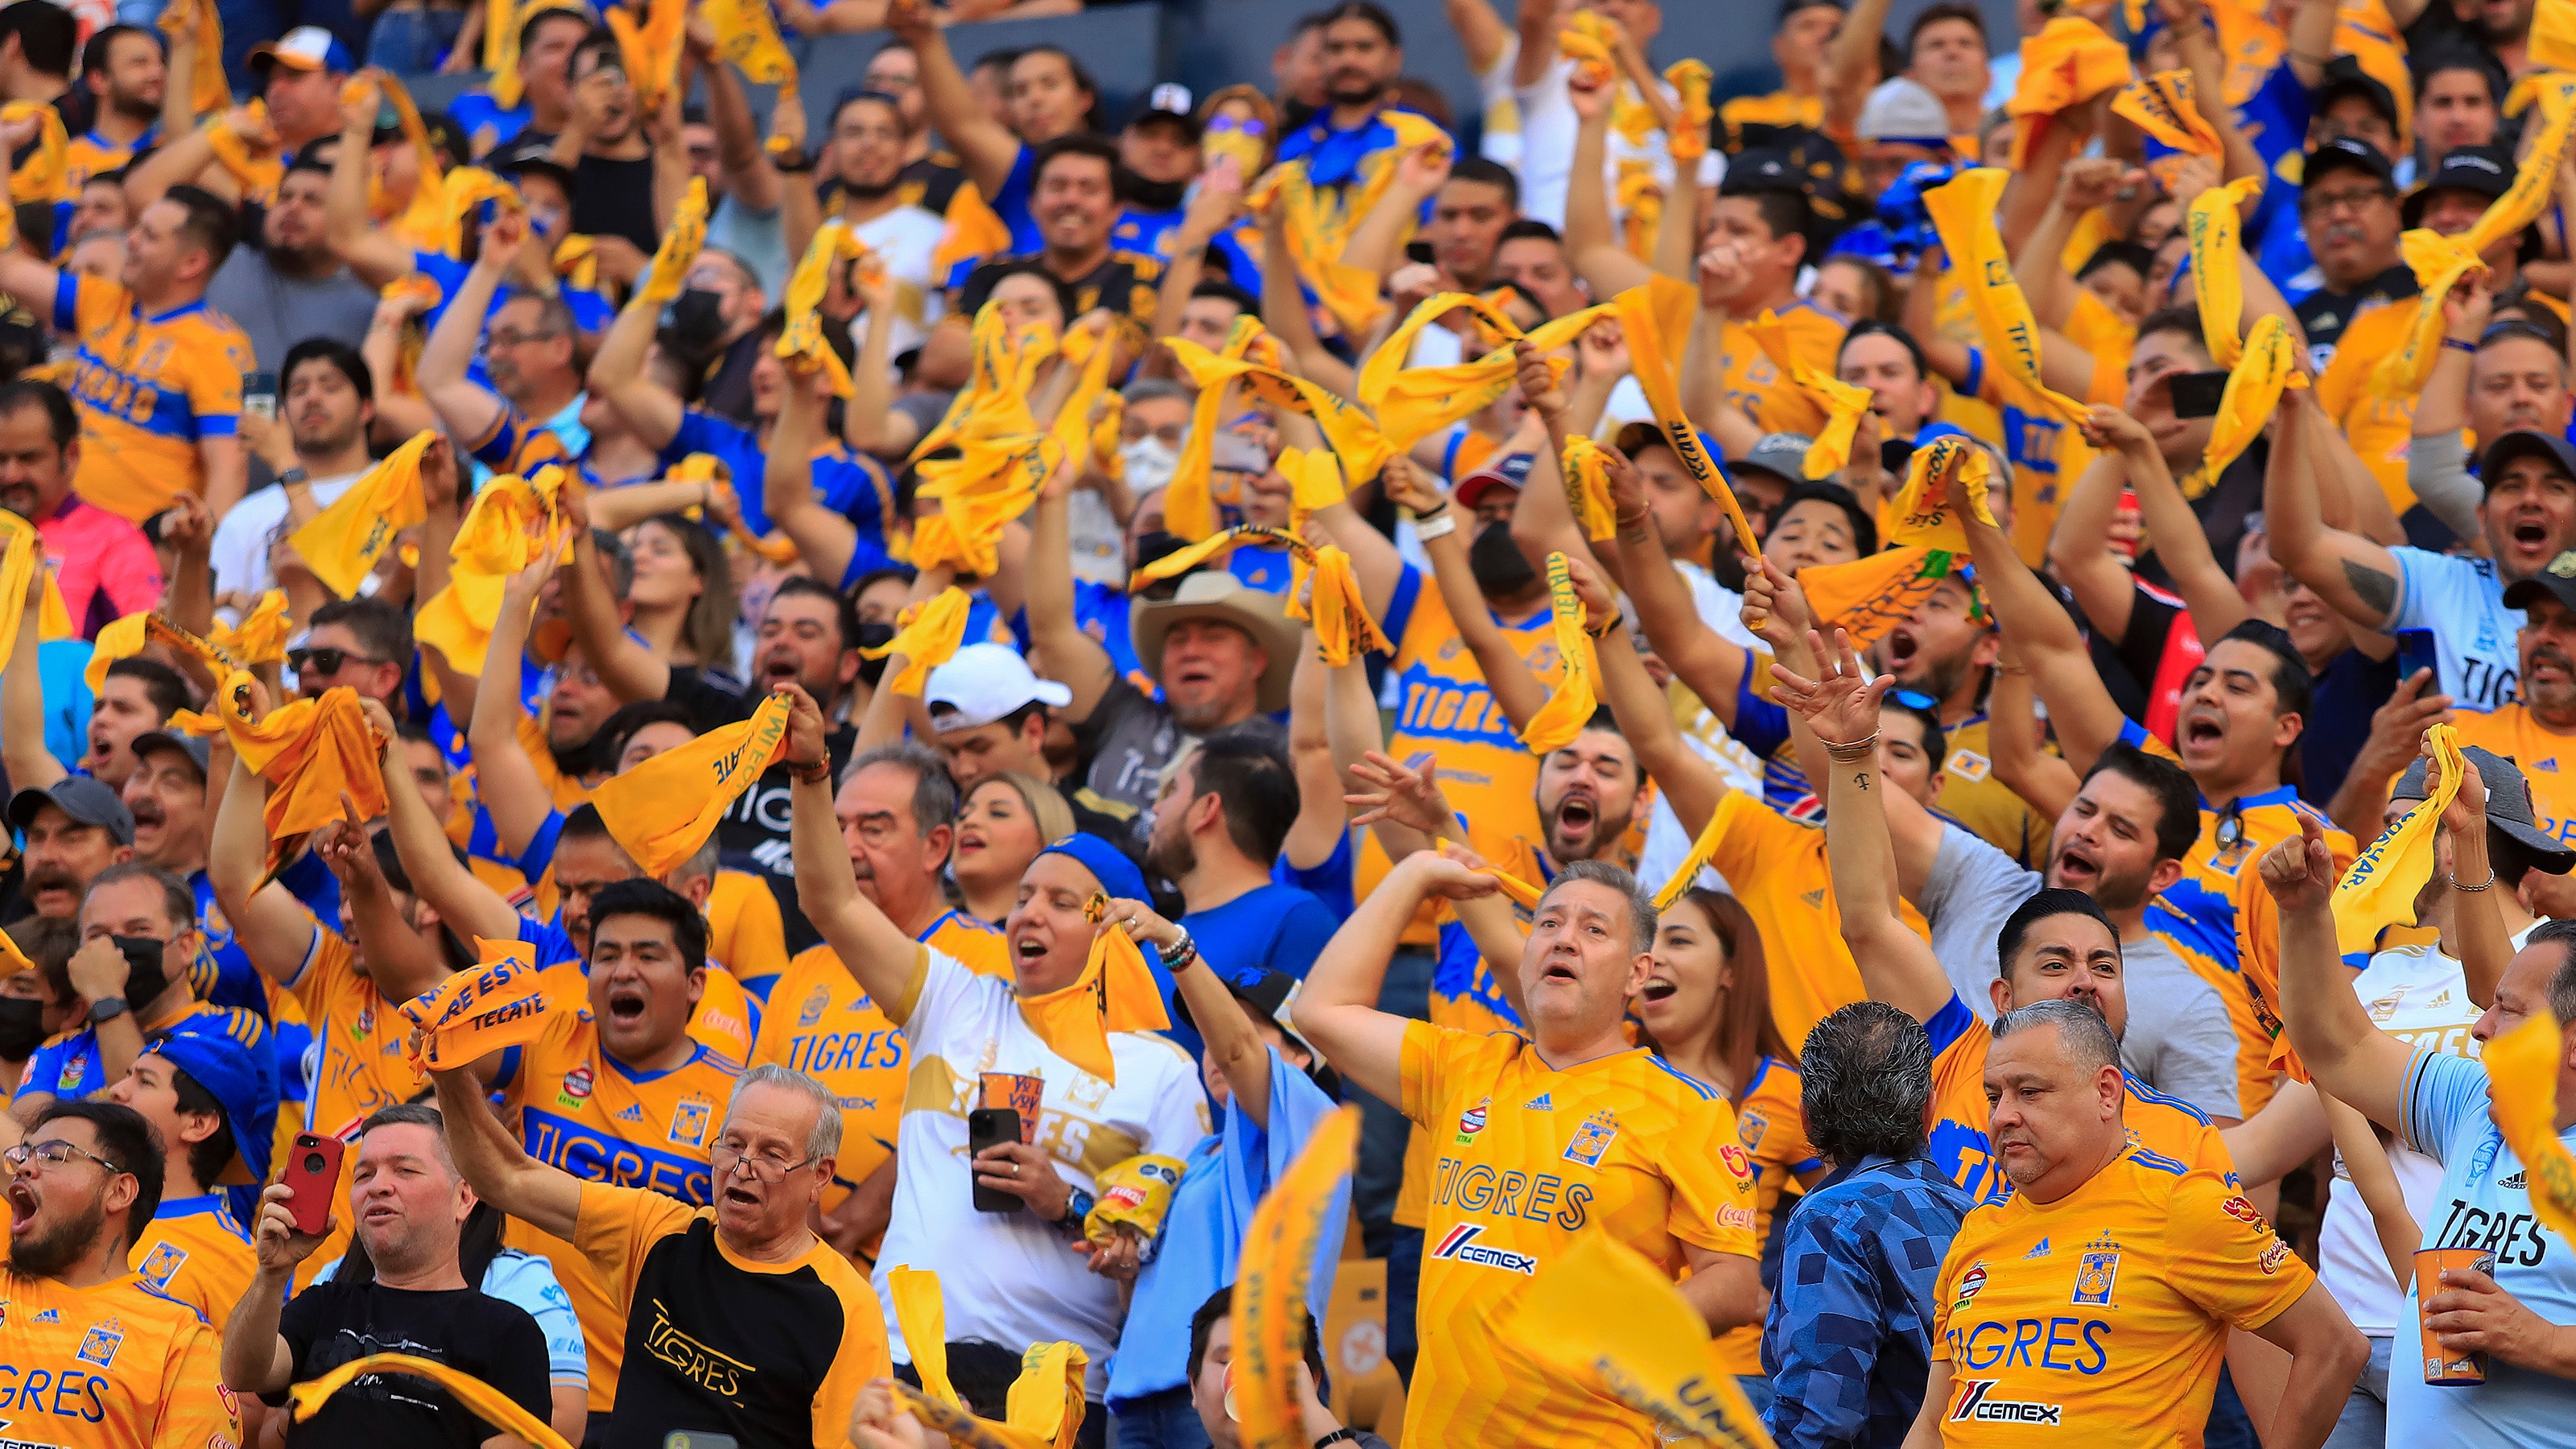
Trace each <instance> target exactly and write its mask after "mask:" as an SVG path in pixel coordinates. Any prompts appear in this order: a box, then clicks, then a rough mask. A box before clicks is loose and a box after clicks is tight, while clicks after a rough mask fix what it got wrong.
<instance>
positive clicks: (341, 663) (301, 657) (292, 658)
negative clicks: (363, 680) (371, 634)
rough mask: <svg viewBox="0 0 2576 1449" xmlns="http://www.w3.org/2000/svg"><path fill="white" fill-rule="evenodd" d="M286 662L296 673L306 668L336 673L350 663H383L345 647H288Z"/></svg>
mask: <svg viewBox="0 0 2576 1449" xmlns="http://www.w3.org/2000/svg"><path fill="white" fill-rule="evenodd" d="M286 662H287V665H288V666H289V667H290V668H292V669H293V670H294V671H295V672H296V673H298V674H302V673H304V672H306V671H307V670H310V671H312V672H313V673H315V674H337V673H339V672H340V671H341V670H342V669H343V668H346V667H347V666H349V665H352V664H382V663H384V661H383V660H381V659H369V658H367V657H366V656H364V655H362V654H352V653H350V652H349V651H348V650H346V649H289V650H287V651H286Z"/></svg>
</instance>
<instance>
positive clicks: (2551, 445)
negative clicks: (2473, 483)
mask: <svg viewBox="0 0 2576 1449" xmlns="http://www.w3.org/2000/svg"><path fill="white" fill-rule="evenodd" d="M2516 458H2539V459H2541V460H2542V461H2544V462H2546V463H2548V464H2549V465H2550V466H2551V467H2553V468H2556V469H2557V470H2558V472H2559V473H2560V475H2561V476H2563V477H2565V478H2566V479H2567V480H2568V481H2569V482H2576V447H2571V446H2569V444H2568V442H2567V440H2566V439H2565V438H2562V437H2559V436H2557V435H2556V434H2554V433H2535V432H2530V431H2528V430H2526V431H2523V432H2518V433H2507V434H2505V435H2504V436H2503V437H2501V438H2498V439H2496V440H2495V441H2494V442H2492V443H2489V444H2487V451H2486V454H2485V456H2483V457H2481V458H2479V459H2478V479H2479V481H2481V482H2483V483H2484V484H2486V486H2487V487H2488V488H2490V489H2492V488H2494V487H2495V486H2496V480H2497V479H2499V478H2502V477H2503V476H2504V465H2505V464H2507V463H2510V462H2512V461H2513V460H2514V459H2516ZM2508 607H2510V606H2508Z"/></svg>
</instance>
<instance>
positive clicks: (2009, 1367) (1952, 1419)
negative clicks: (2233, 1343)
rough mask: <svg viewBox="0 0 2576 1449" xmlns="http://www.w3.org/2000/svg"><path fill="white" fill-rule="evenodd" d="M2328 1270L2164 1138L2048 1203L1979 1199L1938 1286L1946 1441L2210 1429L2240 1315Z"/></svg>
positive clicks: (2269, 1313)
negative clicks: (1946, 1367)
mask: <svg viewBox="0 0 2576 1449" xmlns="http://www.w3.org/2000/svg"><path fill="white" fill-rule="evenodd" d="M2316 1281H2317V1279H2316V1275H2315V1274H2314V1273H2312V1272H2310V1271H2309V1270H2308V1265H2307V1264H2305V1263H2303V1262H2301V1261H2299V1257H2298V1255H2297V1254H2295V1253H2293V1252H2291V1251H2290V1245H2289V1244H2287V1243H2285V1242H2282V1241H2281V1240H2280V1238H2279V1237H2277V1236H2275V1235H2274V1233H2273V1232H2272V1228H2271V1225H2270V1224H2268V1223H2266V1222H2264V1221H2263V1217H2262V1215H2261V1214H2260V1213H2258V1212H2256V1211H2255V1210H2254V1206H2253V1204H2251V1203H2249V1202H2247V1201H2246V1200H2245V1199H2244V1198H2243V1197H2242V1196H2241V1195H2239V1194H2238V1192H2237V1190H2236V1188H2235V1186H2234V1185H2233V1184H2231V1183H2229V1182H2227V1181H2226V1180H2225V1179H2223V1178H2220V1177H2218V1176H2216V1175H2215V1174H2211V1173H2205V1172H2185V1171H2183V1170H2181V1169H2180V1168H2178V1167H2177V1166H2175V1165H2174V1164H2172V1163H2168V1162H2165V1161H2163V1160H2161V1159H2159V1158H2157V1157H2156V1156H2155V1155H2154V1154H2153V1153H2148V1152H2130V1153H2128V1154H2127V1155H2125V1156H2123V1157H2121V1158H2119V1159H2118V1160H2116V1161H2114V1162H2113V1163H2112V1164H2111V1165H2110V1166H2108V1167H2106V1168H2104V1169H2102V1170H2101V1171H2100V1172H2098V1173H2096V1174H2094V1176H2093V1178H2092V1180H2091V1181H2089V1182H2087V1183H2085V1184H2084V1185H2083V1186H2082V1187H2079V1188H2077V1189H2076V1190H2075V1191H2073V1192H2071V1193H2068V1194H2067V1195H2066V1196H2064V1197H2062V1198H2060V1199H2058V1200H2057V1201H2056V1202H2053V1203H2049V1204H2046V1205H2045V1206H2043V1205H2041V1204H2037V1203H2034V1202H2032V1201H2031V1200H2030V1199H2029V1198H2027V1197H2025V1196H2022V1195H2020V1194H2015V1195H2014V1196H2013V1197H2012V1198H2011V1200H2009V1201H2007V1202H2003V1203H2000V1204H1988V1205H1986V1206H1983V1207H1979V1208H1978V1209H1976V1210H1975V1211H1974V1212H1971V1213H1969V1214H1968V1217H1967V1221H1966V1222H1964V1223H1962V1224H1961V1225H1960V1227H1959V1234H1958V1236H1957V1237H1956V1238H1954V1239H1953V1240H1952V1241H1951V1244H1950V1256H1949V1257H1948V1258H1947V1259H1946V1260H1945V1261H1944V1262H1943V1263H1942V1265H1941V1277H1940V1279H1939V1283H1938V1286H1937V1288H1936V1289H1935V1291H1934V1293H1933V1299H1932V1301H1933V1304H1934V1308H1933V1333H1934V1336H1935V1337H1936V1338H1938V1339H1939V1341H1940V1348H1939V1352H1940V1353H1942V1354H1943V1355H1944V1356H1945V1357H1947V1358H1948V1359H1949V1362H1950V1372H1951V1374H1952V1375H1953V1377H1952V1378H1951V1380H1950V1399H1949V1402H1948V1404H1947V1405H1946V1406H1945V1407H1944V1408H1943V1410H1942V1415H1941V1417H1942V1423H1941V1441H1942V1443H1944V1444H1946V1445H1951V1446H1977V1445H1987V1444H1999V1445H2013V1446H2027V1445H2029V1444H2031V1443H2033V1442H2034V1440H2033V1437H2032V1436H2033V1433H2034V1431H2047V1437H2050V1438H2057V1437H2060V1436H2062V1437H2064V1438H2065V1439H2067V1440H2068V1441H2069V1442H2080V1443H2083V1444H2085V1445H2086V1446H2088V1449H2093V1446H2100V1449H2121V1446H2128V1445H2137V1446H2141V1449H2144V1446H2148V1445H2155V1446H2159V1449H2170V1446H2173V1445H2177V1444H2198V1443H2199V1442H2200V1432H2201V1426H2202V1425H2203V1424H2205V1423H2207V1422H2208V1420H2209V1401H2210V1396H2211V1395H2212V1394H2214V1393H2215V1392H2216V1391H2217V1388H2218V1370H2219V1364H2220V1361H2221V1359H2222V1358H2223V1357H2224V1356H2225V1354H2226V1351H2227V1329H2228V1326H2229V1325H2230V1324H2234V1325H2235V1326H2237V1327H2239V1328H2245V1329H2249V1330H2250V1329H2257V1328H2261V1327H2262V1326H2263V1325H2264V1324H2267V1323H2269V1322H2271V1321H2272V1320H2273V1319H2274V1318H2277V1317H2279V1316H2280V1314H2281V1312H2282V1311H2283V1310H2284V1309H2286V1308H2288V1307H2289V1306H2290V1305H2291V1304H2292V1303H2294V1302H2297V1301H2298V1298H2299V1295H2300V1294H2302V1293H2305V1292H2306V1291H2307V1290H2308V1288H2309V1286H2310V1285H2311V1284H2313V1283H2315V1282H2316Z"/></svg>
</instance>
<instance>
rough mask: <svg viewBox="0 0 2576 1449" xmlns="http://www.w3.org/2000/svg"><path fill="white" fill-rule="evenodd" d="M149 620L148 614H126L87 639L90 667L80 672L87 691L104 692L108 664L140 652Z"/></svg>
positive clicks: (129, 657)
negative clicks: (87, 686) (94, 636)
mask: <svg viewBox="0 0 2576 1449" xmlns="http://www.w3.org/2000/svg"><path fill="white" fill-rule="evenodd" d="M151 622H152V616H151V615H150V614H128V615H126V616H125V617H124V618H122V619H118V620H116V621H115V622H114V623H111V624H109V625H108V626H107V627H106V628H104V629H101V630H99V631H98V637H97V638H96V639H93V640H91V641H90V653H89V668H88V669H86V670H83V671H82V672H81V679H82V681H83V682H84V683H86V684H88V685H89V692H90V693H92V694H101V693H104V692H105V691H106V689H107V666H109V665H111V664H114V663H115V662H116V661H118V660H120V659H131V658H133V657H134V656H135V655H137V654H140V653H142V652H143V646H144V644H145V643H146V642H147V641H148V639H149V637H150V636H149V635H148V633H147V632H146V626H147V625H149V624H150V623H151Z"/></svg>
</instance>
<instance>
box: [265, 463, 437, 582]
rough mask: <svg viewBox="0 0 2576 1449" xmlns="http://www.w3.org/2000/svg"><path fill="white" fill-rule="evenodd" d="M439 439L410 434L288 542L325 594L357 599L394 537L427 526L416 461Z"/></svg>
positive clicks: (426, 505) (425, 501) (427, 513)
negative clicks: (422, 525)
mask: <svg viewBox="0 0 2576 1449" xmlns="http://www.w3.org/2000/svg"><path fill="white" fill-rule="evenodd" d="M437 437H438V431H437V430H436V429H434V428H423V429H422V430H421V431H419V432H417V433H414V434H413V435H412V439H411V441H410V442H408V443H405V444H403V445H402V446H401V447H399V448H396V449H394V450H393V452H392V453H390V454H388V455H387V456H386V458H385V460H384V461H383V462H381V463H378V464H377V465H376V466H374V467H373V468H370V469H368V470H367V473H366V476H365V477H363V478H360V479H359V480H358V481H357V484H356V485H355V486H354V487H352V488H350V490H349V491H348V492H346V493H343V494H341V495H340V501H339V502H337V503H334V504H332V505H331V506H330V507H328V508H326V509H324V510H322V513H321V515H320V516H319V517H317V518H315V519H314V520H313V521H312V522H311V523H308V524H306V525H304V526H303V527H302V528H300V529H297V530H296V531H295V536H294V538H293V539H291V540H290V542H291V543H293V545H294V546H295V552H296V553H297V554H298V555H300V556H301V557H302V558H303V560H304V566H305V567H306V568H309V569H311V570H312V571H313V577H315V578H317V579H319V580H321V581H322V586H323V587H324V588H326V589H329V590H330V591H331V592H332V593H334V594H337V595H339V596H340V597H341V598H344V599H350V598H355V597H357V593H358V585H359V584H360V583H362V582H363V581H365V579H366V577H367V575H368V574H370V573H373V572H374V571H375V567H376V560H378V559H380V558H382V557H384V552H385V550H386V549H388V548H390V547H392V546H393V541H394V535H395V534H397V533H399V532H401V531H402V530H404V529H406V528H416V527H418V526H419V525H420V524H422V523H424V522H426V521H427V520H428V518H429V504H428V502H427V500H425V499H424V498H423V497H422V495H421V491H420V455H421V454H423V453H425V452H427V451H429V445H430V444H431V443H432V442H433V441H435V440H436V439H437Z"/></svg>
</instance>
